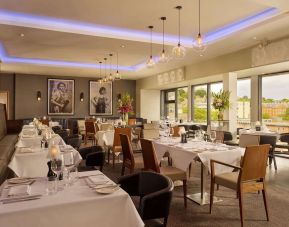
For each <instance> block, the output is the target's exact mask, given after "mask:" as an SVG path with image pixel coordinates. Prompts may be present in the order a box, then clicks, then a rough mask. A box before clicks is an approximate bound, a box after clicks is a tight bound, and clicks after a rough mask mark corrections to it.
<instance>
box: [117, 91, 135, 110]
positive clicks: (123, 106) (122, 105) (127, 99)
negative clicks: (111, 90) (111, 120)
mask: <svg viewBox="0 0 289 227" xmlns="http://www.w3.org/2000/svg"><path fill="white" fill-rule="evenodd" d="M132 102H133V98H132V97H131V96H130V94H129V93H127V92H125V93H124V94H122V95H121V98H120V99H118V100H117V111H118V112H119V113H121V114H133V106H132Z"/></svg>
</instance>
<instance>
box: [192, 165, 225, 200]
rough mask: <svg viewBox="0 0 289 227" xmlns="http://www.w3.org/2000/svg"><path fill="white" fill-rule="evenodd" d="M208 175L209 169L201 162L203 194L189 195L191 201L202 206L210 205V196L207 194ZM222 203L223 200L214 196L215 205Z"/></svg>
mask: <svg viewBox="0 0 289 227" xmlns="http://www.w3.org/2000/svg"><path fill="white" fill-rule="evenodd" d="M206 174H207V169H206V167H205V165H204V164H203V163H202V162H201V192H199V193H195V194H191V195H187V198H188V199H189V200H192V201H194V202H195V203H197V204H199V205H201V206H202V205H206V204H210V194H209V193H207V192H206V179H207V176H206ZM221 201H222V200H220V199H218V198H217V197H216V196H214V201H213V202H214V203H216V202H221Z"/></svg>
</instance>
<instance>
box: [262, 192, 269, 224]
mask: <svg viewBox="0 0 289 227" xmlns="http://www.w3.org/2000/svg"><path fill="white" fill-rule="evenodd" d="M262 194H263V200H264V205H265V211H266V217H267V221H269V212H268V206H267V198H266V191H265V188H264V189H263V190H262Z"/></svg>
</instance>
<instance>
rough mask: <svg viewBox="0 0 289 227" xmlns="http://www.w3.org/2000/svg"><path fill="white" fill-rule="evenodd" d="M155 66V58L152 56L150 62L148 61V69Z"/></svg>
mask: <svg viewBox="0 0 289 227" xmlns="http://www.w3.org/2000/svg"><path fill="white" fill-rule="evenodd" d="M154 65H155V61H154V59H153V56H150V58H149V60H148V61H147V67H148V68H153V67H154Z"/></svg>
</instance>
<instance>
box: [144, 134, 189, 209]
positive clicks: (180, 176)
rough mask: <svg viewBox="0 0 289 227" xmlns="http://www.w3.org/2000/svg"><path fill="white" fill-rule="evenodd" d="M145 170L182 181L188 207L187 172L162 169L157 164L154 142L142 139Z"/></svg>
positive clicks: (170, 167)
mask: <svg viewBox="0 0 289 227" xmlns="http://www.w3.org/2000/svg"><path fill="white" fill-rule="evenodd" d="M141 146H142V154H143V161H144V170H147V171H154V172H157V173H160V174H163V175H165V176H167V177H169V178H170V179H171V180H172V181H177V180H182V181H183V191H184V204H185V207H187V197H186V195H187V175H186V172H185V171H183V170H180V169H178V168H175V167H172V166H164V167H160V166H159V164H158V163H157V158H156V154H155V148H154V146H153V143H152V141H150V140H146V139H141Z"/></svg>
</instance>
